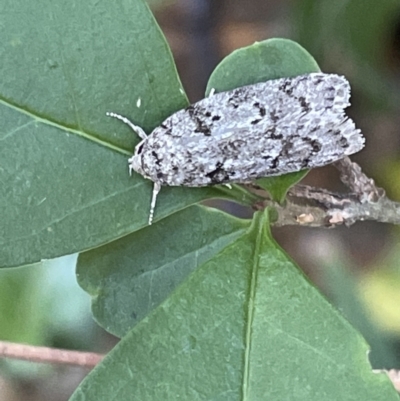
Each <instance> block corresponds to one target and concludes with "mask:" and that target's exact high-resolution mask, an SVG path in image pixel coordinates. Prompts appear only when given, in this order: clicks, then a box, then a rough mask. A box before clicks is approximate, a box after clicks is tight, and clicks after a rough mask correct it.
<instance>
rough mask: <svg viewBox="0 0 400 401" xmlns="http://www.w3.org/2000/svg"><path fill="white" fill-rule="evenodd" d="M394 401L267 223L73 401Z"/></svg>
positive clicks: (139, 330) (257, 225)
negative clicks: (271, 233)
mask: <svg viewBox="0 0 400 401" xmlns="http://www.w3.org/2000/svg"><path fill="white" fill-rule="evenodd" d="M110 399H118V400H119V401H125V400H126V401H128V400H129V401H130V400H133V399H140V400H142V401H144V400H154V401H155V400H157V401H158V400H165V401H168V400H173V401H175V400H177V399H180V400H191V401H195V400H230V401H234V400H255V401H256V400H257V401H262V400H288V399H290V400H307V401H312V400H316V401H320V400H331V401H333V400H337V401H347V400H348V401H350V400H351V401H353V400H374V401H379V400H381V401H390V400H393V401H394V400H398V396H397V394H396V392H395V390H394V389H393V387H392V385H391V383H390V381H389V380H388V378H387V377H386V376H385V375H382V374H381V375H378V374H375V373H373V372H372V370H371V368H370V365H369V363H368V361H367V346H366V344H365V342H364V340H363V339H362V338H361V337H360V336H359V335H358V334H357V333H356V332H355V331H354V330H353V329H352V327H351V326H350V325H349V324H348V323H347V321H346V320H344V319H343V317H342V316H341V315H339V313H338V312H337V311H336V310H335V309H333V308H332V306H331V305H329V304H328V303H327V302H326V301H325V299H324V298H323V297H322V296H321V295H320V293H319V292H318V291H317V290H316V289H315V288H313V287H312V286H310V284H309V282H308V281H307V280H306V279H305V277H304V276H303V275H302V273H300V272H299V270H298V269H297V267H296V266H295V265H294V264H293V262H292V261H291V260H290V259H289V258H288V257H287V256H286V255H285V253H284V252H283V251H282V250H281V249H280V248H279V247H278V246H277V245H276V243H275V242H274V241H273V239H272V238H271V235H270V233H269V229H268V219H267V218H266V214H262V213H257V215H256V218H255V219H254V222H253V226H252V228H251V229H250V230H249V231H248V232H247V233H246V234H244V235H242V236H241V237H240V238H238V239H237V240H236V241H235V242H234V243H232V244H231V245H229V246H228V247H226V248H225V249H224V250H222V251H221V252H220V253H219V254H218V255H216V256H214V257H213V258H212V259H211V260H209V261H208V262H207V263H205V264H204V265H203V266H201V267H200V268H198V269H196V270H195V271H194V272H193V273H192V274H191V275H190V277H189V278H188V280H186V281H185V282H184V284H182V285H181V286H180V287H179V288H178V289H177V290H176V291H175V292H174V293H173V295H172V296H171V297H169V298H168V299H167V300H166V301H164V302H163V303H162V304H161V305H160V306H159V307H158V308H157V309H155V310H154V311H153V313H152V314H151V315H149V316H147V317H146V318H145V319H144V320H142V321H141V322H140V323H139V324H138V325H137V326H135V328H134V329H133V330H132V331H131V332H129V334H127V335H126V336H125V337H124V338H123V339H122V341H121V342H120V343H119V344H118V345H117V346H116V347H115V349H114V350H113V351H111V352H110V354H109V355H108V356H107V357H106V358H105V359H104V360H103V362H101V363H100V364H99V365H98V366H97V367H96V368H95V369H94V370H93V371H92V372H91V373H90V374H89V376H88V377H87V378H86V379H85V380H84V382H83V383H82V384H81V386H80V387H79V388H78V389H77V390H76V392H75V393H74V395H73V396H72V398H71V401H83V400H85V401H90V400H96V401H102V400H110Z"/></svg>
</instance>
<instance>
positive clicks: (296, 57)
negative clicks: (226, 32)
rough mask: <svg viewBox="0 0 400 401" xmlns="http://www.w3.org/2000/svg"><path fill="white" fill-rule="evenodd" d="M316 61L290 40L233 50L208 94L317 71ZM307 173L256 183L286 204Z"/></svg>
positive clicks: (271, 178) (212, 79) (210, 84)
mask: <svg viewBox="0 0 400 401" xmlns="http://www.w3.org/2000/svg"><path fill="white" fill-rule="evenodd" d="M318 71H319V67H318V64H317V63H316V61H315V60H314V58H313V57H312V56H311V55H310V54H309V53H308V52H307V51H306V50H305V49H303V48H302V47H301V46H300V45H299V44H297V43H295V42H293V41H291V40H288V39H269V40H265V41H262V42H257V43H255V44H254V45H252V46H248V47H244V48H241V49H239V50H236V51H234V52H233V53H231V54H230V55H229V56H227V57H225V59H224V60H222V62H221V63H220V64H219V65H218V66H217V68H216V69H215V70H214V72H213V73H212V74H211V77H210V79H209V81H208V84H207V90H206V93H207V94H209V92H210V90H211V89H212V88H214V89H215V90H216V91H217V92H221V91H227V90H231V89H234V88H237V87H240V86H244V85H251V84H255V83H258V82H265V81H268V80H271V79H277V78H284V77H294V76H297V75H301V74H307V73H311V72H318ZM307 172H308V171H307V170H304V171H300V172H296V173H291V174H286V175H283V176H279V177H268V178H261V179H260V180H257V185H259V186H260V187H262V188H264V189H266V190H267V191H268V192H269V193H270V194H271V196H272V198H273V199H274V200H276V201H278V202H283V200H284V198H285V196H286V193H287V191H288V189H289V188H290V187H291V186H292V185H294V184H296V183H297V182H298V181H300V180H301V179H302V178H304V176H305V175H306V174H307Z"/></svg>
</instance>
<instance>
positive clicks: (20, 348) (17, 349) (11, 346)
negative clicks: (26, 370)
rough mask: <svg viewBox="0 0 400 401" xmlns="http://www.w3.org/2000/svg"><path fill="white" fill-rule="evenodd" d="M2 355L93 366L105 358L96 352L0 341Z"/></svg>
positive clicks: (28, 359) (44, 361) (27, 359)
mask: <svg viewBox="0 0 400 401" xmlns="http://www.w3.org/2000/svg"><path fill="white" fill-rule="evenodd" d="M1 357H3V358H11V359H21V360H25V361H30V362H41V363H56V364H65V365H74V366H80V367H84V368H93V367H94V366H96V365H97V364H98V363H99V362H100V361H101V360H102V359H103V358H104V355H102V354H96V353H94V352H80V351H70V350H65V349H57V348H49V347H36V346H33V345H25V344H17V343H11V342H7V341H0V358H1Z"/></svg>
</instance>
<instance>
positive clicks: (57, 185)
mask: <svg viewBox="0 0 400 401" xmlns="http://www.w3.org/2000/svg"><path fill="white" fill-rule="evenodd" d="M0 36H1V38H2V40H1V42H0V57H1V60H2V62H1V65H0V76H1V80H0V124H1V127H0V140H1V148H0V182H1V195H0V221H1V225H0V227H1V228H0V266H16V265H22V264H28V263H32V262H36V261H39V260H41V259H42V258H53V257H56V256H58V255H62V254H66V253H73V252H76V251H81V250H85V249H89V248H92V247H94V246H98V245H100V244H103V243H106V242H109V241H110V240H112V239H115V238H118V237H121V236H122V235H125V234H127V233H129V232H132V231H135V230H137V229H139V228H141V227H143V226H146V225H147V219H148V210H149V202H150V197H151V183H150V182H148V181H147V182H146V181H145V180H144V179H142V177H140V176H139V175H137V174H135V175H134V176H133V177H131V178H130V177H129V176H128V170H127V160H126V158H127V156H128V155H129V154H130V153H131V152H132V150H133V145H134V144H135V143H137V141H138V138H137V137H136V135H135V134H134V133H132V132H131V131H130V130H129V128H128V127H127V126H125V125H124V124H122V123H121V122H119V121H117V120H115V119H110V118H108V117H106V116H105V113H106V111H115V112H119V113H122V114H126V115H127V116H129V117H130V118H132V120H133V121H134V122H135V123H137V124H139V125H141V126H142V127H143V128H144V129H146V130H147V131H150V130H151V129H152V128H154V127H155V126H156V125H158V124H159V123H160V121H162V120H163V119H164V118H165V117H167V116H168V115H170V114H171V113H173V112H174V111H176V110H178V109H180V108H182V107H184V106H185V105H187V99H186V96H185V94H184V92H183V90H182V87H181V83H180V81H179V78H178V76H177V73H176V69H175V65H174V63H173V60H172V57H171V54H170V50H169V48H168V46H167V44H166V42H165V40H164V38H163V36H162V34H161V32H160V30H159V28H158V26H157V24H156V23H155V21H154V19H153V16H152V14H151V13H150V11H149V10H148V7H147V5H146V4H145V3H144V2H143V1H141V0H130V1H121V2H100V3H99V2H97V3H93V2H87V1H83V2H81V1H74V0H73V1H67V2H53V1H49V0H38V1H35V2H26V1H23V0H17V1H14V2H7V6H4V7H2V18H1V24H0ZM138 99H140V107H138V106H139V103H138ZM183 193H185V190H184V189H180V188H179V189H176V190H174V191H172V190H170V189H165V190H163V191H162V193H161V196H160V198H159V203H158V207H157V211H156V219H158V218H161V217H163V216H166V215H168V214H170V213H171V212H172V211H176V210H179V209H181V208H182V207H185V206H187V205H189V204H191V203H193V202H197V201H199V200H201V199H204V198H205V197H210V196H211V195H215V194H216V191H215V190H213V189H205V190H201V189H198V190H193V191H190V192H188V193H187V194H185V196H183V195H182V194H183ZM218 193H219V192H218ZM165 196H166V197H168V202H164V201H165V199H166V198H165Z"/></svg>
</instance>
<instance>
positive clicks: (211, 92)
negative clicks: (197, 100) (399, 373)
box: [208, 88, 215, 97]
mask: <svg viewBox="0 0 400 401" xmlns="http://www.w3.org/2000/svg"><path fill="white" fill-rule="evenodd" d="M214 94H215V88H211V90H210V93H209V94H208V97H211V96H214Z"/></svg>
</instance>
